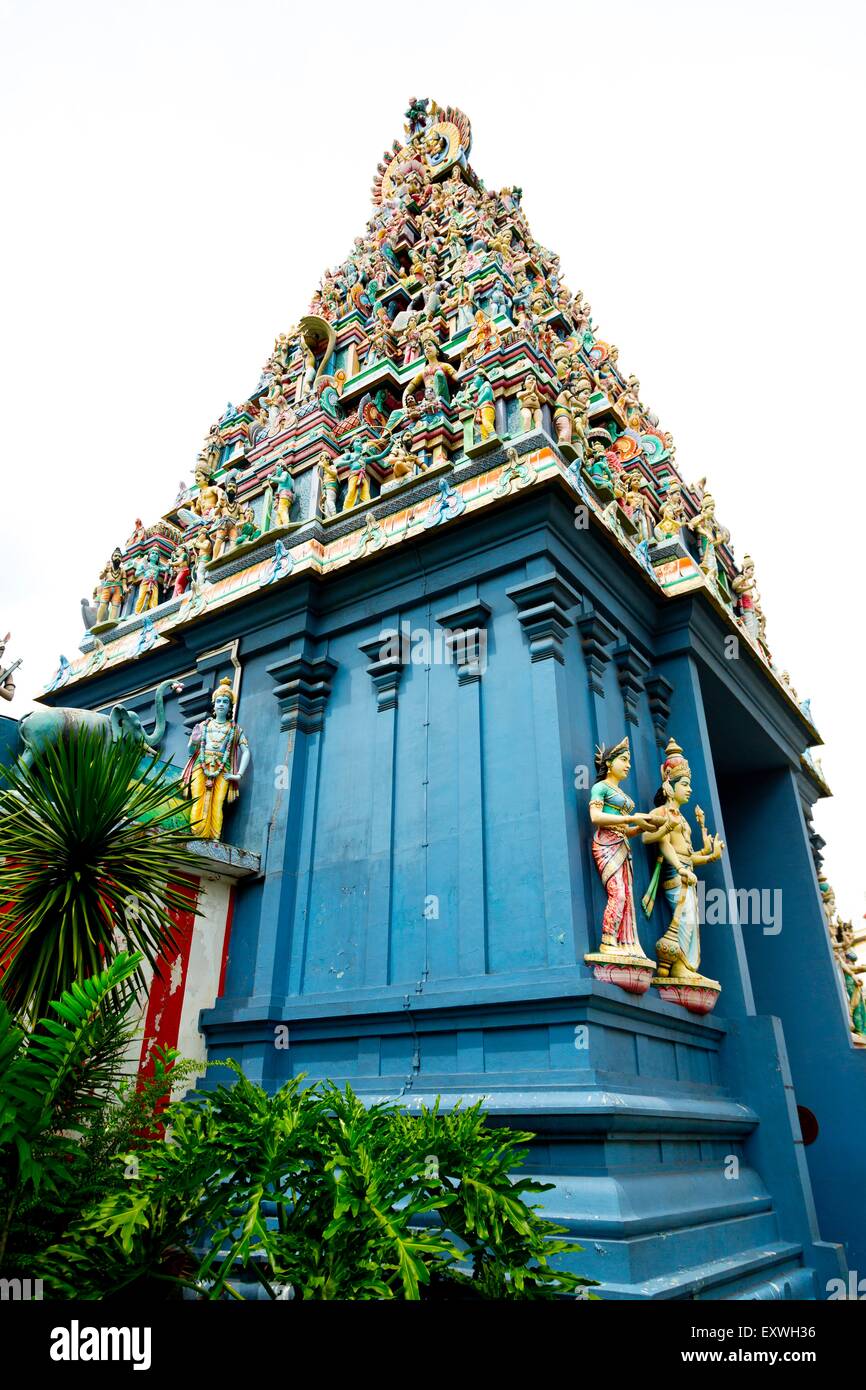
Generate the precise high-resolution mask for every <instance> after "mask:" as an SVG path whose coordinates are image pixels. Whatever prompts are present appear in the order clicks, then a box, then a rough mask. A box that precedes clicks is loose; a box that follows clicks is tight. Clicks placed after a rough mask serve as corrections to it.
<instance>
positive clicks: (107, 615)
mask: <svg viewBox="0 0 866 1390" xmlns="http://www.w3.org/2000/svg"><path fill="white" fill-rule="evenodd" d="M128 588H129V585H128V583H127V578H126V568H125V566H124V563H123V551H122V550H121V549H120V547H119V546H115V548H114V550H112V552H111V559H110V560H108V561H107V562H106V564H105V565H104V566H103V567H102V569H101V570H100V574H99V582H98V584H97V586H96V588H95V589H94V591H93V597H94V598H95V599H96V600H97V608H96V624H95V625H96V626H97V627H98V626H99V624H100V623H109V622H110V623H116V622H117V620H118V618H119V617H120V610H121V608H122V607H123V600H124V597H125V596H126V593H127V591H128Z"/></svg>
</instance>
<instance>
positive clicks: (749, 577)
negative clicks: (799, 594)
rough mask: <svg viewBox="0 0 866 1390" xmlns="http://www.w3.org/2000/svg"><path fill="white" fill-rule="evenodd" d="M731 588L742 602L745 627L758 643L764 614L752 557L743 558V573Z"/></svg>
mask: <svg viewBox="0 0 866 1390" xmlns="http://www.w3.org/2000/svg"><path fill="white" fill-rule="evenodd" d="M731 588H732V589H733V591H734V593H735V594H736V595H737V597H738V598H739V600H740V617H741V619H742V622H743V627H744V628H745V629H746V631H747V632H748V634H749V636H750V637H753V638H754V639H755V641H757V640H758V634H759V631H760V622H761V618H762V617H763V613H762V611H761V596H760V594H759V593H758V585H757V582H756V580H755V562H754V560H753V559H752V557H751V555H744V556H743V568H742V571H741V573H740V574H738V575H736V576H735V577H734V580H733V582H732V584H731Z"/></svg>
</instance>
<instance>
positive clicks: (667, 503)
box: [653, 478, 686, 545]
mask: <svg viewBox="0 0 866 1390" xmlns="http://www.w3.org/2000/svg"><path fill="white" fill-rule="evenodd" d="M681 489H682V483H681V482H680V481H679V479H678V478H672V479H671V481H670V482H669V484H668V490H667V492H666V493H665V495H664V499H663V501H662V504H661V511H660V513H659V519H658V521H657V522H656V524H655V526H654V527H653V539H654V540H655V541H656V543H657V544H658V545H669V544H670V542H671V541H678V540H679V539H680V532H681V531H682V528H683V526H684V525H685V520H686V518H685V513H684V511H683V497H682V491H681Z"/></svg>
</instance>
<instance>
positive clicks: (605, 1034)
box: [21, 99, 866, 1299]
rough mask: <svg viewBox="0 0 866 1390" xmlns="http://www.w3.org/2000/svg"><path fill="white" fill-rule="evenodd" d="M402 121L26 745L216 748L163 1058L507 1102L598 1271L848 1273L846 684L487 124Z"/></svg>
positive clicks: (865, 1017)
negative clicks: (113, 742)
mask: <svg viewBox="0 0 866 1390" xmlns="http://www.w3.org/2000/svg"><path fill="white" fill-rule="evenodd" d="M404 121H405V124H404V127H403V131H402V133H401V134H400V135H399V137H398V138H397V139H395V140H394V141H393V143H392V144H391V145H390V146H389V147H388V148H387V149H386V150H385V151H384V153H383V154H382V156H381V158H380V160H379V162H378V165H377V166H376V167H375V177H374V180H373V188H372V210H371V213H370V216H369V218H368V221H367V224H366V227H365V229H364V230H363V231H362V232H361V234H360V235H359V236H358V237H357V238H356V239H355V241H354V244H353V245H352V246H351V247H350V248H347V249H348V254H347V256H346V259H345V260H344V261H343V262H342V263H341V264H339V265H337V266H335V267H332V268H329V269H327V270H326V271H325V272H324V275H323V277H322V280H321V284H320V285H319V287H318V288H317V289H316V290H315V293H314V294H313V296H312V299H311V301H310V302H309V304H308V305H307V306H306V307H304V306H298V309H299V310H301V309H303V312H298V313H297V315H296V321H295V322H293V323H291V324H286V328H285V331H284V332H282V333H280V335H279V337H278V338H277V340H276V342H275V343H274V344H273V347H272V350H271V351H270V352H269V353H268V355H267V357H266V359H265V360H264V363H263V365H262V366H261V369H260V370H259V371H257V370H256V369H255V366H253V368H252V369H251V372H250V377H249V380H248V381H247V382H241V383H239V390H240V391H241V394H240V396H239V397H238V403H237V404H229V405H227V406H226V408H225V409H224V410H223V412H222V413H221V414H220V415H219V417H218V418H217V419H216V420H215V421H214V423H213V424H212V425H211V426H210V429H209V430H208V431H207V435H206V437H205V439H204V443H203V446H202V449H201V451H200V453H199V455H198V458H197V459H196V460H195V461H194V464H193V466H192V468H191V469H190V471H189V474H188V482H187V483H186V484H185V485H184V486H183V487H182V488H181V490H180V491H179V492H178V493H177V495H176V496H174V497H172V496H171V492H173V491H174V489H171V490H170V491H169V490H167V492H166V498H165V501H166V506H165V510H164V511H163V513H162V515H160V516H156V517H153V516H149V517H142V518H137V519H135V520H134V525H133V527H132V530H131V534H130V535H129V537H128V539H127V540H126V542H125V543H124V544H118V545H117V546H116V548H115V549H114V551H113V553H112V554H111V555H110V556H108V557H105V556H99V555H96V556H94V589H93V594H92V597H88V599H87V600H86V601H85V602H84V603H83V604H82V609H83V613H84V622H85V632H84V635H83V638H82V640H81V644H80V651H79V653H78V654H77V655H76V657H75V659H74V660H70V661H67V660H65V659H64V660H63V661H61V666H60V669H59V670H58V672H57V675H56V677H55V678H54V681H53V683H52V684H51V687H50V689H48V690H47V691H45V692H44V693H43V694H42V696H41V697H40V698H41V701H42V704H43V710H41V711H40V712H38V713H37V714H35V715H32V716H27V717H26V718H25V719H24V720H23V721H22V723H21V740H22V746H23V748H24V749H25V751H26V750H27V749H28V748H30V749H33V748H35V747H37V746H38V744H39V741H40V739H45V738H50V737H51V736H52V727H53V726H52V722H51V718H50V717H49V718H48V720H47V721H46V719H45V718H44V717H43V712H44V714H48V715H49V716H50V713H51V711H52V709H55V708H63V709H66V710H69V709H88V710H91V711H96V712H99V713H101V714H102V715H104V716H105V719H106V721H107V724H106V728H107V729H108V728H110V730H111V736H112V737H116V738H126V737H134V738H140V739H141V740H142V744H143V746H145V747H149V748H159V749H160V750H161V755H162V757H164V758H165V760H166V761H169V762H171V763H172V764H174V765H175V766H176V768H177V770H178V774H179V776H180V777H181V778H182V783H183V787H184V790H185V793H186V795H187V797H188V806H189V815H190V828H191V834H192V836H193V838H194V841H195V847H196V852H197V853H198V854H199V855H200V858H201V876H200V881H199V885H198V888H199V897H198V909H199V910H198V913H197V915H194V914H193V913H192V912H191V913H190V914H189V916H188V918H186V919H183V920H181V921H180V926H181V927H182V936H181V940H182V945H181V947H180V949H179V952H178V954H177V955H176V956H173V958H172V959H171V960H167V961H166V962H164V966H165V968H164V969H163V970H160V971H159V972H158V973H157V974H156V975H155V976H154V979H153V984H152V988H151V993H150V999H149V1001H148V1005H147V1008H146V1010H145V1013H144V1016H143V1019H142V1041H141V1054H140V1065H141V1067H142V1068H143V1069H146V1068H147V1066H148V1058H149V1056H150V1053H151V1052H152V1049H153V1047H154V1045H155V1043H156V1042H164V1043H171V1044H174V1045H177V1046H179V1047H180V1048H181V1049H182V1050H183V1051H184V1052H185V1053H186V1055H188V1056H193V1057H202V1058H203V1057H205V1056H207V1057H209V1058H216V1059H219V1058H228V1057H232V1058H235V1059H237V1060H238V1061H239V1062H240V1063H241V1064H242V1066H243V1067H244V1069H245V1070H246V1071H247V1072H248V1073H249V1075H251V1076H252V1077H254V1078H255V1079H257V1080H258V1081H260V1082H262V1083H263V1084H264V1085H266V1086H267V1087H269V1088H276V1087H278V1086H279V1085H280V1084H281V1082H282V1081H283V1080H284V1079H286V1078H287V1077H289V1076H291V1075H296V1074H298V1073H305V1074H306V1075H307V1076H308V1077H310V1078H318V1077H329V1078H331V1079H333V1080H335V1081H337V1082H344V1081H349V1082H351V1085H352V1086H353V1087H354V1088H355V1090H356V1091H357V1092H358V1093H359V1094H361V1095H362V1096H364V1097H365V1098H369V1099H370V1100H372V1099H385V1098H392V1099H399V1100H400V1101H402V1103H404V1104H405V1105H408V1106H419V1105H421V1104H422V1103H427V1104H432V1103H433V1102H434V1101H435V1100H436V1098H437V1097H441V1100H442V1104H444V1105H451V1104H455V1103H457V1101H458V1100H463V1101H466V1102H469V1101H475V1100H477V1099H479V1098H481V1099H483V1102H484V1105H485V1107H486V1109H487V1110H488V1111H489V1113H490V1115H491V1116H492V1117H493V1118H494V1120H496V1121H499V1122H502V1123H506V1124H510V1125H514V1126H516V1127H517V1128H519V1129H527V1130H531V1131H532V1132H533V1133H534V1134H535V1135H536V1140H535V1144H534V1147H533V1151H532V1153H533V1160H532V1167H533V1170H534V1172H535V1173H536V1174H537V1175H539V1176H540V1177H542V1178H544V1179H545V1180H548V1181H551V1182H553V1183H554V1184H555V1187H554V1190H553V1191H552V1192H550V1193H548V1194H546V1197H545V1205H546V1207H547V1209H548V1211H549V1213H550V1214H551V1215H552V1216H554V1217H556V1218H558V1219H560V1220H561V1222H562V1223H563V1224H564V1225H565V1226H567V1227H568V1229H569V1231H570V1232H571V1233H572V1234H573V1235H574V1236H575V1237H576V1238H577V1239H578V1240H579V1241H580V1242H581V1243H582V1245H583V1247H584V1251H583V1254H582V1255H580V1256H575V1257H574V1259H575V1267H579V1268H580V1271H581V1272H582V1273H584V1274H586V1275H588V1276H590V1277H592V1278H593V1279H597V1280H598V1281H599V1282H600V1286H601V1287H600V1290H599V1292H600V1293H601V1295H602V1296H603V1297H606V1298H623V1299H671V1298H707V1299H719V1298H723V1299H755V1298H758V1299H780V1298H810V1299H822V1298H826V1297H828V1296H830V1294H829V1292H828V1291H829V1290H830V1289H831V1288H833V1287H834V1281H838V1280H840V1279H842V1280H844V1279H846V1278H847V1277H848V1276H847V1271H848V1267H849V1266H850V1268H852V1269H857V1268H860V1269H866V1212H864V1209H863V1205H862V1203H858V1202H855V1201H854V1200H853V1199H852V1190H853V1189H852V1181H853V1179H854V1177H855V1176H856V1175H857V1174H858V1173H859V1172H860V1171H861V1169H860V1167H859V1165H860V1164H861V1162H862V1158H861V1150H862V1130H861V1129H860V1128H859V1127H858V1125H857V1124H856V1123H855V1122H854V1117H856V1116H858V1115H862V1114H863V1113H864V1110H866V1048H864V1042H866V1006H864V1004H863V1003H862V1002H861V998H860V985H861V976H862V971H863V967H862V965H860V964H859V962H858V959H857V956H856V953H855V951H854V949H853V946H854V944H855V943H854V942H853V934H852V933H853V929H850V924H847V927H848V928H849V930H848V931H847V934H846V924H845V923H841V922H840V921H839V919H838V915H837V914H836V909H835V902H834V901H831V900H830V896H829V895H830V894H832V890H830V889H829V885H828V884H827V883H826V880H824V879H823V878H820V875H821V864H822V861H821V848H822V842H821V840H820V837H819V836H818V835H817V833H816V832H815V830H814V827H813V824H812V808H813V806H814V804H815V802H816V801H817V800H818V799H819V798H821V797H824V796H827V795H828V794H829V788H828V787H827V785H826V782H825V779H824V776H823V773H822V771H821V767H820V764H819V762H818V761H817V759H816V758H815V757H814V756H813V753H812V751H811V750H812V749H813V748H815V747H817V746H818V745H819V744H820V742H821V739H820V736H819V734H818V731H817V729H816V728H815V726H814V723H813V720H812V716H811V713H810V708H809V704H808V701H806V700H801V699H800V697H799V696H798V695H797V693H796V692H795V690H794V688H793V686H792V683H791V677H790V676H789V675H788V674H787V672H786V671H784V670H781V669H780V668H779V666H778V665H777V663H776V661H775V660H774V657H773V655H772V653H771V647H770V645H769V642H770V638H769V637H768V633H767V624H766V620H765V615H764V611H763V607H762V604H761V599H760V594H759V591H758V588H757V580H756V571H757V566H756V563H755V561H754V560H753V559H752V558H751V557H749V556H747V555H742V556H741V557H740V558H739V559H738V558H737V555H736V551H735V545H734V540H733V539H732V536H731V533H730V531H729V530H728V528H727V527H726V526H725V525H724V522H723V520H722V519H721V518H719V517H718V516H717V514H716V505H715V502H714V499H713V496H712V492H711V491H710V489H709V485H708V484H707V482H706V481H704V482H702V483H700V484H692V483H689V482H688V481H686V476H685V474H689V475H697V474H700V472H701V461H700V460H699V459H694V460H681V461H680V464H681V465H682V467H683V468H684V470H685V472H681V467H680V465H678V462H677V459H676V450H675V446H674V443H673V439H672V436H671V434H670V433H669V432H668V430H667V429H666V428H665V427H663V425H662V424H661V423H660V421H659V419H658V418H657V416H656V414H655V413H654V411H653V410H652V408H651V406H650V405H648V404H646V403H645V402H644V401H643V399H642V392H641V385H640V381H639V380H638V379H637V377H636V376H634V375H630V374H628V373H627V372H626V370H625V367H624V365H623V364H621V362H620V360H619V354H618V352H617V348H616V347H615V346H614V344H613V343H612V342H611V341H609V340H608V339H607V338H606V337H605V336H604V334H603V333H602V331H601V329H600V328H599V327H598V326H597V322H596V317H595V314H594V312H593V309H592V307H591V306H590V304H589V303H588V301H587V298H586V296H585V294H584V293H583V292H582V291H581V290H579V289H573V288H572V286H570V285H569V284H568V283H567V280H566V274H565V270H564V268H563V267H562V266H561V265H560V261H559V257H558V256H557V255H556V253H555V252H554V251H551V250H549V249H548V248H547V247H545V246H542V245H540V244H539V243H538V242H537V241H536V240H535V238H534V237H533V235H532V231H531V229H530V225H529V220H528V216H527V211H526V210H525V209H524V205H523V197H522V192H521V189H520V187H518V186H513V187H510V188H506V189H502V190H499V191H496V190H493V189H488V188H487V187H486V185H485V183H484V181H483V179H482V178H481V177H480V176H479V175H478V174H477V173H476V171H475V169H474V168H473V166H472V164H471V163H470V153H471V145H472V133H471V129H470V123H469V120H468V119H467V117H466V116H465V115H464V114H463V112H461V111H459V110H456V109H455V108H453V107H441V106H439V105H437V104H436V102H435V101H432V100H428V99H423V100H422V99H413V100H412V101H411V103H410V105H409V108H408V110H407V111H406V113H405V117H404ZM526 172H527V171H519V170H515V174H516V176H517V177H521V175H522V174H523V175H525V174H526ZM181 467H183V460H181ZM174 468H175V465H174V464H170V465H169V464H167V465H166V470H167V475H168V473H169V472H171V476H172V477H174V476H176V471H172V470H174ZM130 520H131V519H130V518H121V517H118V518H117V524H118V527H119V528H120V529H119V530H118V541H120V539H121V537H122V536H123V535H125V534H126V531H127V528H128V527H129V523H130ZM71 625H72V619H71V616H70V627H71ZM40 721H41V722H40ZM858 969H859V972H860V973H858ZM199 1084H200V1085H202V1086H206V1085H208V1084H210V1082H209V1080H208V1078H207V1077H205V1076H204V1075H203V1076H202V1078H201V1080H200V1082H199Z"/></svg>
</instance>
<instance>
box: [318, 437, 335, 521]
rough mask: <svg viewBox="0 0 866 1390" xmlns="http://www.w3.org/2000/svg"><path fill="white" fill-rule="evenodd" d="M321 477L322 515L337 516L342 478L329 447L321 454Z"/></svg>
mask: <svg viewBox="0 0 866 1390" xmlns="http://www.w3.org/2000/svg"><path fill="white" fill-rule="evenodd" d="M319 477H320V478H321V484H322V487H321V499H322V515H323V516H326V517H328V516H336V515H337V494H338V492H339V490H340V479H339V475H338V473H337V469H336V466H335V464H334V460H333V459H332V458H331V455H330V454H329V453H328V451H327V449H323V450H322V452H321V453H320V454H319Z"/></svg>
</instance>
